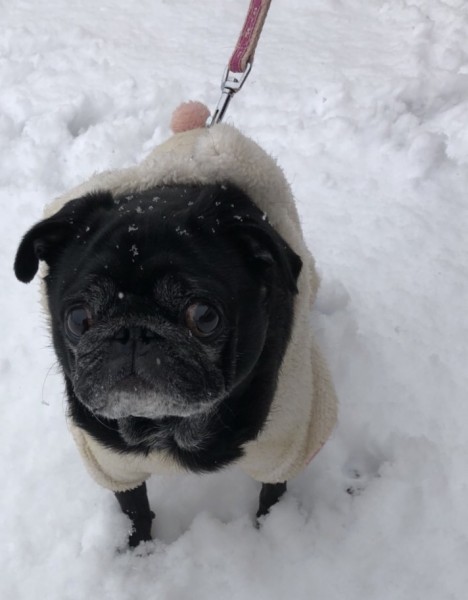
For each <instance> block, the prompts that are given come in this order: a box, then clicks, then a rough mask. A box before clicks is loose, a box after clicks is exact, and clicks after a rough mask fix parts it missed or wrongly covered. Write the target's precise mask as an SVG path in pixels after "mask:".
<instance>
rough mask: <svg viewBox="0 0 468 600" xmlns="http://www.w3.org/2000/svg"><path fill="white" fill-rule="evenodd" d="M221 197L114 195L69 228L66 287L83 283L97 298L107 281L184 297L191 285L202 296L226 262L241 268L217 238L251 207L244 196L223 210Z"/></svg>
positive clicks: (177, 190) (208, 193)
mask: <svg viewBox="0 0 468 600" xmlns="http://www.w3.org/2000/svg"><path fill="white" fill-rule="evenodd" d="M221 202H222V199H221V198H219V189H218V188H214V187H208V188H204V189H202V190H200V189H198V188H195V189H194V188H190V187H183V186H177V187H167V188H154V189H152V190H149V191H146V192H142V193H134V194H128V195H125V196H115V197H113V204H114V210H112V211H109V212H107V213H104V214H103V213H102V212H101V211H96V212H95V213H94V214H93V213H92V212H91V213H90V214H89V215H88V217H87V218H86V219H85V220H84V222H83V223H82V224H81V226H79V227H77V229H76V230H75V235H74V240H73V244H70V245H69V249H68V252H67V260H68V262H69V264H73V265H74V266H73V272H70V273H69V277H68V281H66V280H64V283H66V284H67V285H66V287H71V288H72V289H73V288H74V287H76V286H79V285H82V284H83V282H87V284H89V287H90V289H91V290H92V292H93V293H94V294H95V295H96V296H99V293H110V292H111V290H110V287H112V286H111V283H110V282H112V284H113V285H114V287H115V288H116V290H117V292H122V293H129V292H131V293H132V294H141V295H145V294H150V293H152V292H153V291H154V287H155V286H156V287H157V292H158V295H159V296H160V297H161V298H162V299H164V298H167V299H168V300H169V298H171V299H173V298H174V296H177V294H180V295H183V294H184V293H185V292H186V289H185V288H187V287H190V284H191V285H192V286H195V287H198V288H199V291H200V293H203V292H204V291H205V290H204V287H206V288H208V289H207V290H206V291H207V292H212V291H213V286H214V287H216V281H217V280H218V278H217V277H216V274H217V273H218V274H221V273H224V272H225V268H226V261H228V263H229V265H230V268H232V269H234V272H235V271H236V269H237V270H239V269H240V268H241V261H240V258H239V255H238V252H234V251H233V247H232V243H230V242H229V240H228V239H227V238H225V237H224V236H223V232H224V230H225V228H226V225H227V224H228V223H229V222H230V221H231V222H237V221H238V220H243V219H244V218H250V210H249V209H252V210H256V209H255V207H254V206H253V205H252V204H249V203H246V202H245V198H243V197H242V196H239V197H238V198H236V197H235V196H233V197H232V198H229V203H228V204H227V205H225V206H223V207H222V208H221ZM246 210H247V213H248V214H247V213H246ZM75 225H76V223H75ZM72 245H73V246H74V251H73V249H72V247H71V246H72ZM181 274H183V276H182V275H181ZM223 279H225V280H226V281H233V282H234V281H235V277H230V278H226V277H223ZM184 284H185V285H184ZM98 288H99V290H101V292H98V291H97V289H98Z"/></svg>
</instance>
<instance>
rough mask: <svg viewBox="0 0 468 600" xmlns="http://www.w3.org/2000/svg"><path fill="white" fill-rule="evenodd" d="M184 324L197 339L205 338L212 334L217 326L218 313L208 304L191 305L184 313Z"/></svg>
mask: <svg viewBox="0 0 468 600" xmlns="http://www.w3.org/2000/svg"><path fill="white" fill-rule="evenodd" d="M185 322H186V323H187V327H188V328H189V329H190V331H191V332H192V333H193V334H194V335H196V336H197V337H206V336H208V335H211V334H212V333H214V331H215V330H216V328H217V327H218V325H219V322H220V317H219V314H218V311H217V310H216V309H215V308H213V307H212V306H209V305H208V304H202V303H198V302H197V303H195V304H191V305H190V306H189V307H188V308H187V311H186V313H185Z"/></svg>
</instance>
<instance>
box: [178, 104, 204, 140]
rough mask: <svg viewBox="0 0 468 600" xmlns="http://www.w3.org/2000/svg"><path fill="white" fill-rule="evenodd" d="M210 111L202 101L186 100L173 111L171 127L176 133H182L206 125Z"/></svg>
mask: <svg viewBox="0 0 468 600" xmlns="http://www.w3.org/2000/svg"><path fill="white" fill-rule="evenodd" d="M209 116H210V111H209V110H208V109H207V107H206V106H205V105H204V104H202V103H201V102H195V101H193V100H191V101H190V102H184V103H183V104H181V105H180V106H178V107H177V108H176V109H175V111H174V112H173V113H172V119H171V129H172V131H173V132H174V133H182V131H188V130H189V129H198V128H199V127H205V123H206V120H207V119H208V117H209Z"/></svg>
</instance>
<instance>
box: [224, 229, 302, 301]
mask: <svg viewBox="0 0 468 600" xmlns="http://www.w3.org/2000/svg"><path fill="white" fill-rule="evenodd" d="M234 229H235V231H236V235H237V236H238V239H239V241H240V242H241V243H242V245H243V247H244V251H245V255H246V258H248V260H249V261H254V262H255V264H256V266H257V268H259V269H260V271H261V272H263V273H264V274H268V273H271V272H272V271H273V270H274V269H276V270H277V271H278V272H279V273H280V276H282V278H283V281H284V284H285V285H286V287H287V289H288V290H289V291H290V292H292V293H293V294H297V292H298V290H297V279H298V277H299V274H300V272H301V269H302V260H301V258H300V256H298V255H297V254H296V253H295V252H294V251H293V250H292V248H291V247H290V246H289V245H288V244H287V243H286V242H285V241H284V239H283V238H282V237H281V236H280V235H279V234H278V233H277V232H276V231H275V230H274V229H273V227H271V225H269V224H268V223H267V222H265V223H263V222H262V223H257V222H255V221H250V222H244V223H239V225H237V226H236V227H235V228H234Z"/></svg>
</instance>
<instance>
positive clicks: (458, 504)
mask: <svg viewBox="0 0 468 600" xmlns="http://www.w3.org/2000/svg"><path fill="white" fill-rule="evenodd" d="M247 5H248V2H247V0H225V1H223V2H219V1H217V0H204V2H193V1H192V2H190V1H189V0H172V1H169V0H133V1H132V2H124V0H98V1H96V0H76V1H75V2H69V1H68V0H3V1H0V13H1V35H0V81H1V87H0V156H1V161H0V203H1V204H0V206H1V213H0V214H1V219H0V222H1V239H2V245H1V248H0V267H1V271H0V286H1V290H2V292H1V314H2V315H3V316H2V318H3V323H4V326H3V343H2V350H1V357H0V371H1V381H0V386H1V403H2V407H1V415H2V418H1V420H0V427H1V433H0V439H1V452H0V456H1V458H0V461H1V468H2V473H3V485H2V491H1V494H0V502H1V504H0V522H1V532H2V533H1V539H2V541H1V546H0V564H1V568H2V577H1V578H0V597H1V598H2V600H3V599H4V600H36V599H42V598H43V599H47V600H56V599H57V600H68V599H69V600H81V599H86V600H89V599H92V600H94V599H98V598H99V599H100V600H105V599H112V600H131V599H134V598H135V599H136V598H138V599H141V598H158V599H164V600H166V599H167V600H192V599H195V600H199V599H200V600H202V599H203V600H207V599H215V598H216V600H224V599H242V600H244V599H250V598H255V599H258V600H261V599H268V600H276V599H284V598H288V599H291V600H303V599H304V600H306V599H307V600H312V599H320V600H335V599H337V600H355V599H356V600H386V599H389V600H399V599H403V600H419V599H424V600H463V599H465V598H466V597H467V589H468V402H467V401H468V368H467V354H468V352H467V348H468V310H467V309H468V236H467V231H468V209H467V205H468V198H467V190H468V127H467V122H468V35H467V32H468V5H467V3H466V1H465V0H388V1H383V0H374V1H372V2H369V1H366V0H346V1H342V0H315V1H314V2H311V1H309V0H273V5H272V8H271V11H270V15H269V18H268V20H267V24H266V26H265V30H264V34H263V36H262V39H261V41H260V46H259V49H258V52H257V57H256V63H255V66H254V69H253V72H252V74H251V76H250V79H249V81H248V83H247V84H246V87H245V88H244V90H243V91H242V92H241V93H240V95H239V96H238V97H237V98H236V99H235V100H234V102H233V104H232V106H231V108H230V111H229V113H228V122H231V123H233V124H235V125H237V126H239V127H240V128H241V129H242V130H243V131H244V132H245V133H246V134H247V135H250V136H251V137H253V138H254V139H255V140H257V141H258V142H259V143H260V144H261V145H263V147H265V148H266V149H267V150H268V151H269V152H270V153H272V154H273V155H274V156H275V157H277V159H278V161H279V163H280V164H281V165H282V166H283V168H284V170H285V172H286V174H287V177H288V179H289V180H290V182H291V184H292V187H293V190H294V193H295V195H296V198H297V202H298V206H299V210H300V213H301V216H302V219H303V223H304V229H305V232H306V236H307V240H308V243H309V246H310V248H311V249H312V252H313V253H314V254H315V256H316V258H317V262H318V266H319V269H320V272H321V274H322V278H323V281H322V288H321V293H320V297H319V301H318V303H317V306H316V309H315V311H314V313H313V316H312V326H313V327H314V328H315V329H316V331H317V335H318V337H319V339H320V342H321V344H322V347H323V349H324V351H325V353H326V355H327V357H328V360H329V362H330V365H331V368H332V371H333V375H334V378H335V381H336V386H337V390H338V393H339V396H340V402H341V409H340V420H339V425H338V427H337V429H336V431H335V433H334V435H333V437H332V439H331V440H330V441H329V443H328V444H327V445H326V447H325V448H324V449H323V451H322V452H321V453H320V455H319V456H318V457H317V458H316V459H315V460H314V461H313V463H312V464H311V465H310V467H309V468H308V469H307V470H306V471H305V472H304V473H303V474H301V475H300V476H299V477H297V479H296V480H294V481H292V482H291V483H290V487H289V491H288V494H287V495H286V496H285V498H284V499H283V500H282V501H281V503H280V504H278V505H277V506H276V507H275V508H274V509H273V511H272V513H271V515H270V516H268V517H267V518H266V520H265V522H264V526H263V527H262V528H261V529H260V530H256V529H254V527H253V526H252V515H253V513H254V511H255V506H256V500H257V493H258V486H257V484H256V483H255V482H253V481H251V480H249V479H248V478H247V477H246V476H245V475H243V474H242V473H240V472H239V471H237V470H236V469H232V470H228V471H225V472H223V473H220V474H216V475H210V476H203V477H197V476H186V477H172V478H171V477H167V478H160V479H156V478H153V479H152V480H151V481H150V483H149V493H150V499H151V503H152V505H153V507H154V508H155V510H156V512H157V520H156V522H155V526H154V534H155V535H156V536H157V541H156V542H155V544H154V547H153V549H152V553H151V554H149V555H147V556H138V555H137V554H135V553H130V552H126V553H118V552H116V548H117V547H118V546H119V545H120V546H121V545H122V543H123V542H124V540H125V538H126V535H127V527H128V522H127V520H126V518H125V517H123V516H122V515H121V514H120V512H119V510H118V507H117V505H116V502H115V501H114V499H113V498H112V495H111V494H110V493H108V492H106V491H105V490H102V489H100V488H99V487H98V486H97V485H96V484H95V483H94V482H93V481H92V480H91V479H90V478H89V477H88V475H87V474H86V473H85V471H84V467H83V466H82V464H81V462H80V459H79V457H78V454H77V452H76V450H75V448H74V446H73V442H72V439H71V437H70V435H69V434H68V432H67V430H66V425H65V421H64V415H63V413H64V399H63V390H62V382H61V379H60V376H59V374H58V373H57V369H56V365H55V359H54V356H53V354H52V351H51V349H50V343H49V340H48V334H47V330H46V327H45V324H44V317H43V315H42V314H41V310H40V308H39V305H38V284H37V282H35V283H34V284H32V285H30V286H24V285H22V284H20V283H18V282H17V281H16V280H15V279H14V276H13V273H12V268H11V266H12V261H13V257H14V253H15V250H16V247H17V244H18V241H19V239H20V236H21V235H22V234H23V233H24V232H25V230H26V229H27V228H28V227H29V226H30V225H31V224H32V223H34V222H35V221H36V220H38V219H39V218H40V215H41V211H42V207H43V205H44V203H46V202H48V201H49V200H50V199H52V198H53V197H55V196H57V195H58V194H59V193H61V192H62V191H64V190H66V189H67V188H69V187H71V186H72V185H74V184H76V183H79V182H80V181H82V180H84V179H85V178H87V177H88V176H89V175H90V174H91V173H92V172H93V171H95V170H102V169H104V168H112V167H121V166H126V165H131V164H134V163H135V162H137V161H139V160H141V158H142V157H144V156H145V155H146V154H147V152H148V151H149V150H150V149H151V148H152V147H153V146H154V145H155V144H157V143H159V142H160V141H162V140H163V139H165V138H167V137H168V136H169V128H168V125H169V121H170V115H171V112H172V110H173V109H174V108H175V107H176V106H177V105H178V104H179V103H180V102H182V101H184V100H187V99H198V100H201V101H203V102H205V103H207V104H208V105H209V106H210V107H214V105H215V103H216V101H217V99H218V82H219V79H220V77H221V74H222V71H223V69H224V66H225V64H226V62H227V59H228V57H229V54H230V52H231V49H232V48H233V45H234V43H235V40H236V37H237V34H238V32H239V30H240V27H241V24H242V21H243V18H244V14H245V11H246V8H247Z"/></svg>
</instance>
